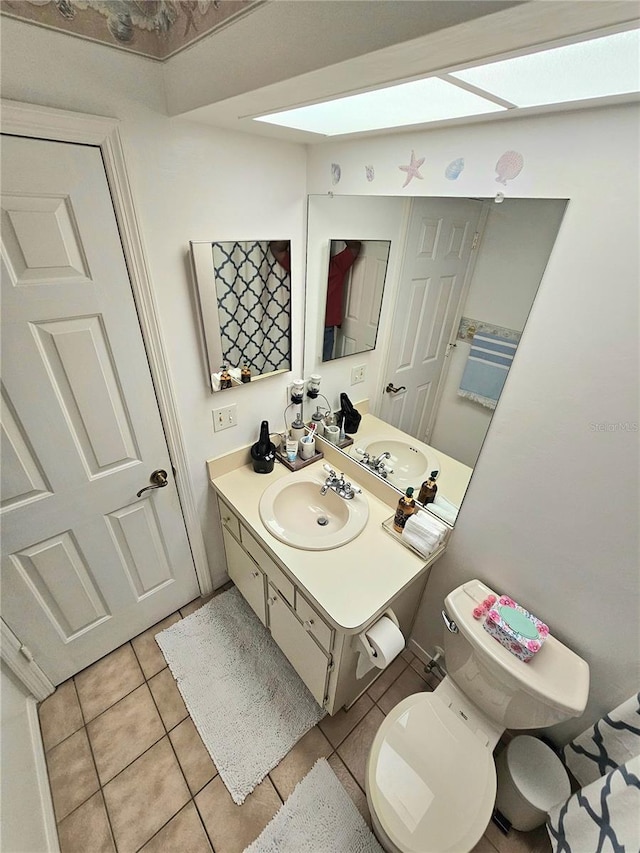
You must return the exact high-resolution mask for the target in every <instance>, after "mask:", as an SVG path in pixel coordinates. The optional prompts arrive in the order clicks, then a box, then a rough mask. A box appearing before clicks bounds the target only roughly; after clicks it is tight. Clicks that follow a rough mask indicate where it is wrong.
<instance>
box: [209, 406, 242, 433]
mask: <svg viewBox="0 0 640 853" xmlns="http://www.w3.org/2000/svg"><path fill="white" fill-rule="evenodd" d="M236 423H237V421H236V404H235V403H234V404H233V405H232V406H223V407H222V408H221V409H214V410H213V428H214V430H215V431H216V432H220V430H223V429H229V427H234V426H235V425H236Z"/></svg>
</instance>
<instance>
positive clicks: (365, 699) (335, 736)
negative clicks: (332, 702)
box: [319, 693, 373, 747]
mask: <svg viewBox="0 0 640 853" xmlns="http://www.w3.org/2000/svg"><path fill="white" fill-rule="evenodd" d="M372 707H373V699H371V698H370V697H369V696H367V694H366V693H364V694H363V695H362V696H361V697H360V698H359V699H358V701H357V702H356V703H355V704H354V705H352V706H351V708H349V710H348V711H345V710H344V708H341V709H340V710H339V711H338V713H337V714H334V715H333V717H330V716H329V715H327V716H326V717H324V718H323V719H322V720H320V723H319V725H320V729H321V730H322V733H323V734H324V735H325V736H326V737H327V738H328V739H329V742H330V743H331V744H333V746H334V747H336V746H338V744H340V743H342V741H343V740H344V739H345V738H346V736H347V735H348V734H349V732H351V731H353V729H355V727H356V726H357V725H358V723H359V722H360V720H361V719H362V718H363V717H364V715H365V714H366V713H367V712H368V711H370V710H371V708H372Z"/></svg>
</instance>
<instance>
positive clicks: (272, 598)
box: [267, 595, 278, 604]
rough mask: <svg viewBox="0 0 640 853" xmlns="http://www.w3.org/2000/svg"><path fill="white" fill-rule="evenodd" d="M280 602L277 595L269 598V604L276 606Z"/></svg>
mask: <svg viewBox="0 0 640 853" xmlns="http://www.w3.org/2000/svg"><path fill="white" fill-rule="evenodd" d="M277 600H278V596H277V595H272V596H271V597H270V598H267V604H275V603H276V601H277Z"/></svg>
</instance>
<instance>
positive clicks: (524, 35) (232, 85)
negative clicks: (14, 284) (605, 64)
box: [163, 0, 639, 143]
mask: <svg viewBox="0 0 640 853" xmlns="http://www.w3.org/2000/svg"><path fill="white" fill-rule="evenodd" d="M638 9H639V7H638V3H637V2H636V0H530V2H525V3H516V2H492V0H417V2H416V0H334V2H332V0H277V2H269V3H265V4H263V5H261V6H258V7H257V8H256V10H255V11H254V12H252V13H251V14H249V15H247V16H246V17H244V18H242V19H241V20H240V21H238V22H237V23H235V24H233V25H232V26H229V27H227V28H226V29H224V30H222V31H221V32H218V33H216V34H214V35H212V36H211V37H209V38H206V39H204V40H202V41H201V42H199V43H198V44H197V45H195V46H194V47H192V48H189V49H187V50H185V51H183V52H182V53H181V54H179V55H178V56H175V57H173V58H172V59H170V60H169V61H168V62H167V63H165V65H164V66H163V72H164V80H165V89H166V97H167V106H168V110H169V113H170V114H171V115H181V116H183V117H184V118H189V119H190V120H193V121H197V122H201V123H204V124H211V125H215V126H218V127H227V128H230V129H235V130H242V131H244V132H248V133H254V134H258V135H262V136H270V137H275V138H279V139H285V140H290V141H294V142H308V143H314V142H322V141H324V139H325V137H324V136H318V135H317V134H313V133H308V132H304V131H299V130H292V129H288V128H283V127H279V126H276V125H268V124H264V123H262V122H256V121H253V120H252V118H251V117H252V116H256V115H263V114H265V113H268V112H276V111H278V110H283V109H287V108H292V107H296V106H300V105H302V104H306V103H316V102H319V101H323V100H327V99H329V98H332V97H336V96H340V95H345V94H348V93H355V92H362V91H368V90H371V89H374V88H377V87H379V86H382V85H385V84H389V83H392V82H397V81H401V80H414V79H418V78H420V77H423V76H424V75H426V74H429V73H432V72H435V71H443V70H444V71H455V70H459V69H461V68H465V67H468V66H470V65H474V64H477V63H478V62H479V61H482V60H486V59H487V58H489V57H496V56H517V55H520V54H523V53H527V52H529V51H530V50H531V48H534V49H535V48H536V47H539V46H541V45H544V44H549V43H552V44H556V43H557V44H565V43H571V42H573V41H576V40H579V39H580V38H581V37H583V36H584V34H586V33H609V32H617V31H619V30H621V29H626V28H628V27H629V25H630V24H632V23H633V22H636V23H637V22H638ZM231 67H232V68H233V69H234V72H233V74H232V75H229V74H227V73H225V72H226V71H227V70H228V69H229V68H231ZM621 99H625V100H629V98H628V97H623V98H620V97H617V98H615V99H611V100H612V101H619V100H621ZM602 102H603V101H602V99H601V100H599V101H596V102H594V101H583V102H580V103H579V104H578V105H576V106H579V107H588V106H593V105H594V103H595V104H599V103H602ZM562 108H563V109H567V108H571V105H569V106H567V105H564V106H563V107H562ZM553 109H557V108H554V107H553V106H551V107H542V108H538V107H536V108H531V109H527V110H513V111H508V113H499V114H496V115H494V116H491V117H487V116H480V117H478V118H475V119H470V120H469V119H456V120H454V121H453V122H448V123H460V122H468V121H479V120H482V121H487V120H504V118H505V115H506V116H507V117H510V116H509V113H510V114H514V113H515V114H518V115H522V114H524V113H529V114H530V113H532V112H535V113H539V112H546V111H550V110H553ZM439 124H441V123H439ZM431 126H434V125H433V124H429V125H414V126H413V127H414V128H422V127H431ZM407 129H409V128H407V127H403V128H401V130H402V131H406V130H407ZM382 132H385V133H386V132H388V131H382ZM361 135H362V134H361ZM337 138H342V139H347V138H352V136H343V137H335V136H334V137H332V139H333V140H335V139H337Z"/></svg>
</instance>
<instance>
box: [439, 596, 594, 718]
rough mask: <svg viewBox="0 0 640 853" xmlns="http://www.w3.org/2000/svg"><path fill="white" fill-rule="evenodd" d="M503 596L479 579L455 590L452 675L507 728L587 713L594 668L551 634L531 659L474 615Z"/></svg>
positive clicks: (450, 600)
mask: <svg viewBox="0 0 640 853" xmlns="http://www.w3.org/2000/svg"><path fill="white" fill-rule="evenodd" d="M491 594H493V595H497V593H495V592H494V591H493V590H491V589H489V588H488V587H487V586H485V585H484V584H483V583H481V582H480V581H477V580H474V581H469V582H468V583H465V584H463V585H462V586H459V587H457V588H456V589H454V590H453V591H452V592H451V593H449V595H448V596H447V597H446V599H445V611H446V614H447V616H448V618H449V620H452V621H453V622H454V623H455V627H456V628H457V631H455V632H452V631H450V630H448V629H447V628H446V627H445V630H444V651H445V661H446V666H447V673H448V675H449V677H450V678H451V679H452V680H453V681H454V682H455V683H456V684H457V686H458V687H459V688H460V690H462V691H463V692H464V693H465V694H466V695H467V697H468V698H469V699H470V700H471V701H472V702H473V703H474V704H475V705H477V706H478V707H479V708H480V709H481V710H482V711H483V712H484V713H485V714H486V715H487V716H488V717H489V718H490V719H491V720H493V721H494V722H495V723H497V724H498V725H500V726H503V727H504V728H510V729H533V728H543V727H545V726H552V725H554V724H555V723H560V722H562V721H563V720H566V719H569V718H570V717H579V716H580V714H582V712H583V711H584V708H585V705H586V704H587V697H588V694H589V666H588V664H587V663H586V661H584V660H582V658H580V657H579V656H578V655H576V654H575V653H574V652H572V651H571V649H568V648H567V647H566V646H565V645H563V644H562V643H561V642H560V641H559V640H557V639H556V638H555V637H554V636H552V634H550V635H549V636H548V637H547V638H546V640H545V642H544V645H543V646H542V648H541V649H540V651H539V652H538V653H537V654H535V655H534V657H533V658H532V659H531V661H530V662H529V663H524V661H521V660H520V659H519V658H517V657H516V656H515V655H512V654H511V652H509V651H508V650H507V649H506V648H504V646H502V645H501V644H500V643H499V642H498V641H497V640H495V639H494V638H493V637H492V636H491V635H490V634H489V633H488V632H487V631H485V629H484V627H483V622H484V620H483V619H474V617H473V613H472V611H473V608H474V607H477V606H478V605H480V604H482V602H483V601H484V599H485V598H486V597H487V596H488V595H491Z"/></svg>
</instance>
